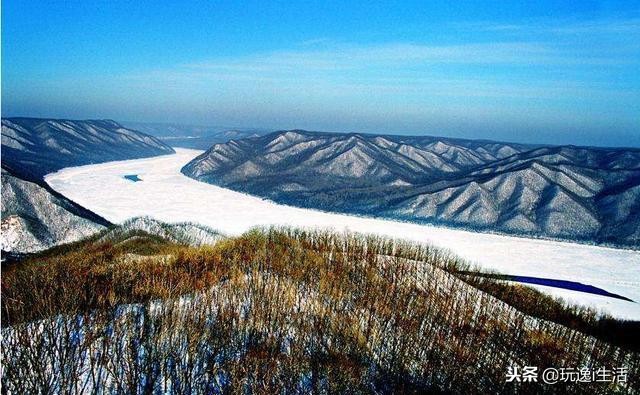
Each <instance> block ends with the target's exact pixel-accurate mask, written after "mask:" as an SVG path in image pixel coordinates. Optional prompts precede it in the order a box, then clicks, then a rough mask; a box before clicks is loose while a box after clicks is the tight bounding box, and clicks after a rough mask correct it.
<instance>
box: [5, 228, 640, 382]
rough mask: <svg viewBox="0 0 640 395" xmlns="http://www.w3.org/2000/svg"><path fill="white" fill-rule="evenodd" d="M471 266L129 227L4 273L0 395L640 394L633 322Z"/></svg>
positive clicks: (350, 239) (290, 237) (324, 243)
mask: <svg viewBox="0 0 640 395" xmlns="http://www.w3.org/2000/svg"><path fill="white" fill-rule="evenodd" d="M202 244H206V245H202ZM197 245H201V246H197ZM464 268H465V265H464V263H463V262H461V261H460V260H459V259H458V258H456V257H454V256H451V255H450V254H449V253H447V252H446V251H442V250H440V249H437V248H433V247H431V246H426V245H423V244H418V243H410V242H405V241H400V240H393V239H388V238H384V237H376V236H363V235H357V234H352V233H348V234H347V233H336V232H327V231H300V230H295V229H290V228H288V229H284V228H280V229H273V228H271V229H260V230H253V231H252V232H248V233H245V234H243V235H241V236H237V237H227V236H222V235H220V234H219V233H217V232H216V231H213V230H211V229H209V228H206V227H201V226H196V225H193V224H190V223H182V224H177V225H171V224H166V223H161V222H158V221H155V220H153V219H149V218H137V219H133V220H128V221H126V222H125V223H124V224H123V225H122V226H115V227H111V228H110V229H108V230H106V231H103V232H100V233H99V234H97V235H95V236H93V237H91V238H89V239H85V240H83V241H80V242H77V243H74V244H72V245H65V246H60V247H56V248H53V249H51V250H48V251H46V252H44V253H42V254H40V255H37V256H35V257H33V258H27V259H26V260H25V261H23V262H21V264H20V265H16V266H14V267H13V268H12V270H9V271H7V272H5V273H3V298H2V300H1V303H2V309H0V310H1V311H2V325H3V328H2V341H1V345H2V355H3V369H2V371H1V373H0V374H1V376H2V387H3V391H5V392H7V393H11V394H18V393H19V394H22V393H25V394H32V393H33V394H35V393H62V394H85V393H91V394H122V393H127V394H138V393H140V394H141V393H150V394H151V393H152V394H156V393H157V394H187V393H190V394H200V393H203V394H204V393H210V394H223V393H231V394H236V393H251V394H289V393H296V394H306V393H310V394H311V393H313V394H317V393H322V394H324V393H327V394H334V393H336V394H367V393H374V394H398V393H411V394H414V393H415V394H421V393H447V394H449V393H452V394H471V393H487V394H489V393H491V394H496V393H500V394H502V393H504V394H512V393H547V392H550V391H551V392H552V393H563V394H565V393H566V394H574V393H575V394H584V393H598V394H600V393H602V394H604V393H607V394H609V393H621V394H625V393H636V392H637V390H638V389H639V388H640V380H638V373H640V353H638V352H637V351H638V347H639V346H640V345H638V342H637V339H636V336H635V335H636V334H635V332H633V326H631V325H630V324H629V323H626V322H619V321H612V320H609V319H604V320H603V319H598V318H594V317H593V315H592V314H591V313H589V312H588V311H584V310H580V309H576V308H574V307H568V306H565V305H563V304H560V303H558V302H557V301H554V300H552V299H550V298H548V297H545V296H544V295H541V294H539V293H536V292H532V291H531V290H529V289H527V288H523V287H519V286H517V285H515V286H514V285H508V284H504V283H502V282H497V281H491V280H486V279H482V278H469V277H468V276H466V275H464V274H461V270H464ZM62 281H64V282H63V284H64V286H61V284H62ZM514 366H517V367H522V366H533V367H538V368H539V369H541V370H542V369H543V368H546V367H555V366H568V367H571V368H574V367H576V369H577V368H584V369H586V370H587V376H589V377H591V375H592V373H591V370H593V375H594V376H593V377H600V376H595V375H596V371H597V369H599V368H601V367H606V368H607V369H609V371H610V373H609V374H608V376H607V378H606V379H605V380H603V379H600V380H596V379H593V380H590V381H589V382H576V381H567V382H563V381H558V382H557V383H555V384H554V385H553V386H552V387H550V386H549V385H547V384H545V383H543V382H542V380H534V381H530V382H526V381H525V382H521V381H516V380H505V377H506V375H507V374H508V372H509V370H510V369H511V370H512V369H513V367H514ZM609 367H612V368H609ZM618 367H622V368H624V376H623V375H622V374H619V373H618V371H617V370H616V371H615V372H614V370H613V368H618Z"/></svg>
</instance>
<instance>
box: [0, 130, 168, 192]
mask: <svg viewBox="0 0 640 395" xmlns="http://www.w3.org/2000/svg"><path fill="white" fill-rule="evenodd" d="M173 152H174V151H173V149H172V148H171V147H169V146H167V145H166V144H164V143H163V142H161V141H160V140H158V139H157V138H155V137H152V136H149V135H146V134H143V133H140V132H137V131H135V130H131V129H127V128H125V127H123V126H122V125H120V124H118V123H117V122H114V121H110V120H91V121H71V120H58V119H38V118H3V119H2V164H3V165H4V166H5V167H6V168H8V169H11V171H12V172H13V173H14V174H16V175H18V176H20V177H21V178H23V179H26V180H29V181H36V182H40V181H41V180H42V177H43V176H44V175H45V174H47V173H51V172H53V171H56V170H59V169H62V168H64V167H69V166H79V165H84V164H90V163H100V162H107V161H113V160H123V159H135V158H143V157H149V156H157V155H163V154H170V153H173Z"/></svg>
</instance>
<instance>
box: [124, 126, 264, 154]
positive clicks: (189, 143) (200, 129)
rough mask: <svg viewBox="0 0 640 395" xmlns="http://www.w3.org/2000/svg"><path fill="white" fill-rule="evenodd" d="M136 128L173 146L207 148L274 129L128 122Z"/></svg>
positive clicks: (260, 134) (259, 134)
mask: <svg viewBox="0 0 640 395" xmlns="http://www.w3.org/2000/svg"><path fill="white" fill-rule="evenodd" d="M126 125H127V126H129V127H132V128H133V129H135V130H139V131H141V132H144V133H147V134H150V135H152V136H156V137H158V138H159V139H160V140H162V141H163V142H165V143H166V144H167V145H170V146H172V147H181V148H191V149H201V150H206V149H208V148H209V147H211V146H212V145H214V144H218V143H226V142H227V141H229V140H232V139H236V140H237V139H243V138H249V137H257V136H262V135H264V134H266V133H269V132H271V131H272V130H267V129H257V128H249V129H247V128H243V129H229V128H227V127H222V126H198V125H183V124H177V123H145V122H127V123H126Z"/></svg>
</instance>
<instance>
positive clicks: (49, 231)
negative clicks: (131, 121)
mask: <svg viewBox="0 0 640 395" xmlns="http://www.w3.org/2000/svg"><path fill="white" fill-rule="evenodd" d="M173 152H174V151H173V149H172V148H171V147H169V146H167V145H165V144H164V143H162V142H161V141H160V140H158V139H156V138H155V137H152V136H149V135H146V134H143V133H140V132H137V131H134V130H131V129H127V128H125V127H123V126H121V125H120V124H118V123H116V122H114V121H108V120H104V121H70V120H54V119H36V118H3V119H2V240H1V242H2V250H3V251H5V252H11V253H16V254H20V253H30V252H36V251H40V250H43V249H46V248H49V247H51V246H53V245H56V244H60V243H68V242H71V241H75V240H78V239H80V238H83V237H86V236H88V235H90V234H92V233H95V232H96V231H98V230H100V229H102V228H104V227H105V226H107V225H109V222H108V221H106V220H105V219H103V218H101V217H100V216H98V215H95V214H94V213H92V212H90V211H89V210H86V209H84V208H83V207H81V206H79V205H77V204H75V203H74V202H72V201H70V200H69V199H67V198H65V197H64V196H62V195H60V194H59V193H57V192H55V191H53V190H52V189H51V188H50V187H49V186H48V185H47V184H46V183H45V182H44V180H43V176H44V175H46V174H47V173H51V172H53V171H56V170H59V169H62V168H64V167H68V166H78V165H84V164H89V163H99V162H106V161H112V160H120V159H133V158H142V157H149V156H156V155H162V154H169V153H173Z"/></svg>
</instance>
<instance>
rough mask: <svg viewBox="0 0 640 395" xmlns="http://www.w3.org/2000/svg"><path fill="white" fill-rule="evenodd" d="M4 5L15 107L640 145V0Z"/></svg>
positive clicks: (5, 93) (6, 103)
mask: <svg viewBox="0 0 640 395" xmlns="http://www.w3.org/2000/svg"><path fill="white" fill-rule="evenodd" d="M241 3H243V2H237V1H229V2H227V1H209V2H204V1H203V2H198V1H192V2H182V1H180V2H177V1H176V2H156V1H90V2H89V1H65V2H48V1H47V2H44V1H21V0H5V1H3V2H2V55H3V56H2V114H3V116H41V117H66V118H80V119H85V118H112V119H116V120H120V121H137V122H177V123H186V124H201V125H226V126H234V127H264V128H274V129H280V128H305V129H311V130H328V131H358V132H382V133H410V134H431V135H446V136H457V137H469V138H489V139H498V140H510V141H526V142H544V143H573V144H590V145H628V146H629V145H631V146H640V5H639V3H637V2H634V1H623V2H614V1H566V2H562V1H539V2H522V3H521V4H516V2H512V1H507V2H475V1H457V2H449V1H447V2H440V3H439V4H436V2H424V1H416V2H411V1H402V2H397V3H392V2H377V1H370V2H361V3H356V2H330V1H327V2H314V3H311V2H302V1H300V2H291V1H283V2H276V1H269V2H265V1H260V2H245V3H243V4H241Z"/></svg>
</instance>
